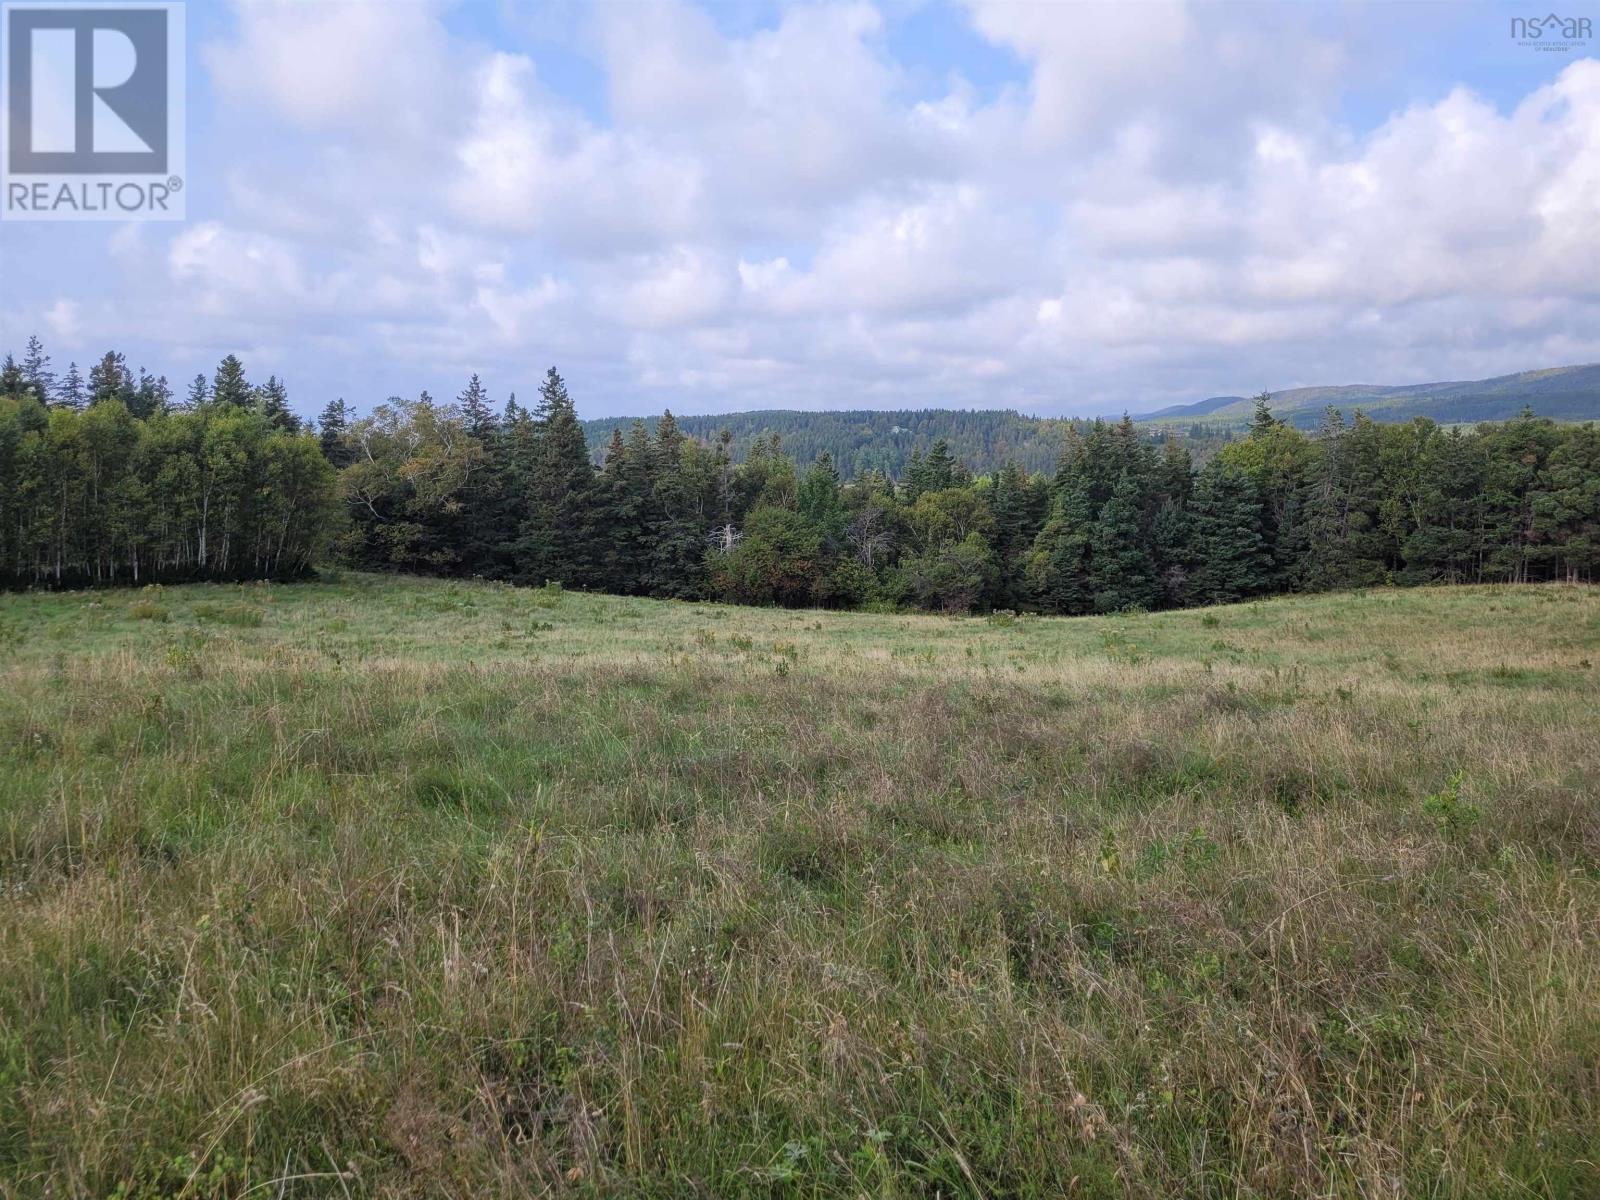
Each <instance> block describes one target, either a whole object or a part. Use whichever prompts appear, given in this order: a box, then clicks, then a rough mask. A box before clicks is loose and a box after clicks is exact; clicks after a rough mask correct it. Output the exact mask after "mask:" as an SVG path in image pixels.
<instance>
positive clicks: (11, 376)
mask: <svg viewBox="0 0 1600 1200" xmlns="http://www.w3.org/2000/svg"><path fill="white" fill-rule="evenodd" d="M26 387H27V383H26V382H25V381H24V380H23V378H22V368H21V367H19V366H18V365H17V360H16V359H14V358H12V357H11V355H9V354H8V355H6V361H5V365H4V366H0V396H20V395H22V393H23V391H24V390H25V389H26Z"/></svg>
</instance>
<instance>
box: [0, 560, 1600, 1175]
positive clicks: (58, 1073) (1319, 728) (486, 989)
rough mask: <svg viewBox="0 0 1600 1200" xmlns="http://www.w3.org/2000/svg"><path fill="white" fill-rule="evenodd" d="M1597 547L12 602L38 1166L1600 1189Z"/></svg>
mask: <svg viewBox="0 0 1600 1200" xmlns="http://www.w3.org/2000/svg"><path fill="white" fill-rule="evenodd" d="M1597 662H1600V591H1597V590H1596V589H1594V588H1582V587H1566V586H1556V585H1548V586H1543V585H1541V586H1525V587H1474V588H1465V587H1463V588H1452V589H1415V590H1407V591H1388V590H1373V591H1367V592H1356V593H1338V594H1327V595H1319V596H1308V597H1300V598H1285V599H1274V600H1264V601H1259V602H1253V603H1248V604H1241V605H1234V606H1228V607H1219V608H1211V609H1204V610H1191V611H1174V612H1166V613H1159V614H1152V615H1128V616H1114V617H1093V618H1073V619H1058V618H1037V617H1026V616H1012V615H1010V614H996V615H993V616H990V617H968V618H947V617H937V616H902V615H878V614H869V613H835V612H823V611H794V610H780V609H755V608H737V607H726V606H718V605H710V604H697V603H681V602H668V601H654V600H643V599H625V598H618V597H612V596H601V595H587V594H581V593H575V592H563V591H561V590H560V589H558V588H551V587H547V588H540V589H514V588H511V587H506V586H499V585H491V584H482V583H470V582H449V581H439V580H421V579H397V578H391V577H380V576H372V575H358V574H345V575H334V576H331V577H329V578H326V579H324V580H321V581H317V582H308V583H304V584H294V585H272V586H268V585H248V586H238V587H236V586H221V585H210V586H207V585H197V586H184V587H169V588H165V589H160V588H151V589H144V590H123V591H112V590H108V591H98V592H69V593H60V594H22V595H11V596H5V597H0V1196H4V1197H6V1198H8V1200H9V1198H12V1197H24V1196H52V1197H68V1196H115V1197H121V1198H123V1200H128V1198H131V1197H155V1196H178V1197H244V1196H260V1197H284V1196H348V1197H355V1196H410V1195H426V1196H462V1197H466V1196H484V1195H507V1196H543V1195H563V1196H564V1195H573V1196H627V1197H678V1196H683V1197H690V1196H718V1197H720V1196H752V1197H755V1196H761V1197H766V1196H774V1197H835V1196H837V1197H862V1196H866V1197H933V1196H944V1197H957V1196H962V1197H966V1196H972V1197H976V1196H983V1197H1002V1196H1006V1197H1034V1196H1036V1197H1054V1196H1115V1197H1121V1196H1133V1197H1179V1196H1182V1197H1189V1196H1193V1197H1219V1198H1220V1197H1280V1196H1282V1197H1288V1196H1328V1197H1397V1198H1398V1197H1501V1196H1503V1197H1526V1196H1566V1197H1584V1196H1591V1197H1592V1196H1595V1195H1600V1165H1597V1164H1600V797H1597V795H1596V791H1597V781H1600V667H1597V665H1596V664H1597Z"/></svg>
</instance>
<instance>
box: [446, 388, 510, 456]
mask: <svg viewBox="0 0 1600 1200" xmlns="http://www.w3.org/2000/svg"><path fill="white" fill-rule="evenodd" d="M512 402H513V403H515V402H516V397H515V396H513V397H512ZM456 404H457V405H459V406H460V408H461V421H462V424H464V425H465V426H466V428H467V432H468V433H470V434H471V435H472V436H473V437H475V438H477V439H478V440H479V441H480V442H483V443H484V444H485V445H488V444H489V442H490V441H491V440H493V438H494V437H495V435H496V434H498V433H499V432H500V422H499V420H498V419H497V418H496V416H495V412H494V409H493V408H491V407H490V405H489V393H488V391H487V390H486V389H485V388H484V386H483V383H482V381H481V380H479V378H478V375H477V372H473V375H472V378H471V379H469V380H468V381H467V386H466V387H465V388H464V389H463V390H462V392H461V395H459V396H457V397H456Z"/></svg>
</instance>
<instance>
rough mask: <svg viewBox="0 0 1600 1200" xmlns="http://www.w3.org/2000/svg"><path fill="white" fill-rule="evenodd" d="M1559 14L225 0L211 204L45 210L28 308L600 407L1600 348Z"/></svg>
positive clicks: (1566, 356)
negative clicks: (82, 213) (157, 215)
mask: <svg viewBox="0 0 1600 1200" xmlns="http://www.w3.org/2000/svg"><path fill="white" fill-rule="evenodd" d="M1567 9H1570V10H1571V15H1587V16H1589V17H1591V18H1593V24H1594V25H1595V26H1596V27H1600V5H1597V4H1589V5H1577V6H1574V5H1565V7H1564V8H1563V10H1562V11H1563V12H1564V13H1565V12H1566V11H1567ZM1546 11H1547V10H1546V9H1545V8H1537V9H1535V8H1533V7H1532V6H1527V5H1516V6H1512V5H1496V4H1484V3H1474V4H1453V3H1445V2H1438V3H1385V4H1377V3H1368V4H1356V5H1331V4H1315V3H1271V4H1253V3H1243V2H1238V3H1226V4H1220V3H1211V4H1188V3H1164V2H1161V3H1157V2H1150V3H1119V4H1106V5H1098V4H1077V3H1068V2H1060V3H1026V4H1024V3H1009V2H998V0H965V2H956V0H879V2H878V3H875V4H874V3H866V2H848V3H829V2H823V3H804V4H799V3H796V4H789V3H769V2H766V0H726V2H722V3H717V4H711V5H703V6H702V5H695V4H691V3H682V2H678V0H661V2H659V3H656V2H651V3H645V2H632V0H630V2H622V0H613V2H608V3H600V4H580V3H576V2H575V0H551V2H550V3H546V4H540V5H527V4H519V3H512V2H511V0H476V2H469V0H461V2H456V3H450V2H447V0H377V2H374V3H355V2H337V0H336V2H331V3H330V2H327V0H318V2H316V3H310V2H294V3H283V2H279V0H238V2H234V3H223V2H221V0H205V2H203V3H202V2H199V0H192V2H191V3H190V4H189V5H188V8H187V14H188V15H187V40H188V55H187V59H188V61H187V74H188V119H187V136H188V166H187V172H188V176H187V187H186V195H187V204H188V215H187V219H186V220H185V221H183V222H181V223H180V222H144V223H121V224H119V223H65V224H63V223H52V224H46V223H17V222H4V223H0V349H9V350H11V351H12V352H14V353H18V354H19V355H20V351H21V349H22V345H23V343H24V342H25V340H26V339H27V337H28V336H29V334H31V333H37V334H38V335H39V336H40V338H41V339H43V341H44V343H45V346H46V349H47V350H48V351H49V352H50V353H51V355H52V358H53V364H54V367H55V369H56V370H57V372H58V373H59V372H61V371H64V370H65V368H66V365H67V362H68V361H69V360H75V361H77V362H78V363H79V364H80V366H81V367H82V368H83V369H85V370H87V365H88V363H89V362H90V361H91V360H93V359H96V358H98V357H99V356H100V355H101V354H103V353H104V352H105V351H106V350H107V349H109V348H116V349H119V350H121V351H123V352H124V353H125V354H126V355H127V358H128V361H129V363H130V364H131V365H138V364H143V365H145V366H147V367H149V368H150V369H151V370H152V371H154V372H157V373H164V374H166V375H167V376H169V378H170V379H171V380H172V382H173V385H174V387H175V388H176V389H177V390H178V391H179V392H180V393H181V392H182V391H183V389H184V385H185V381H187V380H188V379H189V378H191V377H192V376H193V375H194V374H195V373H196V372H197V371H204V372H205V373H207V374H208V375H209V374H210V372H211V371H212V370H213V369H214V367H215V364H216V362H217V360H218V359H219V358H221V356H222V355H223V354H225V353H229V352H233V353H237V354H238V355H239V356H240V357H241V358H242V359H243V360H244V363H245V366H246V369H247V371H248V373H249V375H250V378H251V379H252V380H260V379H264V378H265V377H266V376H267V374H268V373H276V374H277V375H279V376H280V377H281V378H283V379H284V380H285V381H286V382H287V384H288V387H289V392H290V396H291V399H292V401H293V403H294V406H295V407H296V408H297V409H298V410H299V411H301V412H303V413H307V414H314V413H315V412H317V411H318V410H320V409H321V407H322V406H323V405H324V404H325V403H326V402H327V401H328V400H330V399H332V398H334V397H336V396H342V397H344V398H345V399H346V400H348V401H350V402H351V403H352V404H353V405H354V406H355V407H356V408H357V409H358V410H363V411H364V410H366V409H368V408H370V407H371V406H372V405H373V404H375V403H378V402H380V401H382V400H383V399H384V398H386V397H388V396H390V395H405V396H415V395H417V394H418V393H419V392H420V391H421V390H423V389H426V390H428V391H429V392H430V393H432V394H433V395H434V396H435V397H437V398H442V399H443V398H452V397H454V396H455V395H456V394H457V393H458V392H459V391H460V390H461V388H462V387H463V386H464V384H465V382H466V379H467V377H468V375H469V374H470V373H472V372H474V371H476V372H479V373H480V374H481V375H482V376H483V379H484V382H485V383H486V384H487V386H488V387H489V389H490V392H491V394H492V395H493V396H494V397H495V398H496V399H497V400H500V401H503V400H504V399H505V397H506V395H507V394H508V393H510V392H517V393H519V394H520V395H521V396H522V397H523V398H524V400H526V399H528V398H530V397H531V396H532V395H533V393H534V392H535V391H536V389H537V385H538V381H539V379H540V378H541V377H542V375H543V373H544V371H545V368H546V367H548V366H550V365H551V364H555V365H557V366H558V367H559V368H560V370H561V371H562V373H563V374H564V375H565V376H566V378H567V382H568V385H569V387H570V389H571V391H572V393H573V395H574V397H575V398H576V400H577V403H578V407H579V411H580V414H581V415H583V416H586V417H603V416H621V415H643V414H650V413H657V412H660V411H661V410H662V409H663V408H668V407H670V408H671V409H672V410H673V411H675V412H679V413H709V412H722V411H738V410H745V409H753V408H804V409H839V408H900V407H910V408H923V407H964V408H1016V409H1020V410H1022V411H1024V412H1031V413H1039V414H1045V415H1060V414H1102V413H1119V412H1122V411H1132V412H1139V411H1144V410H1149V409H1153V408H1157V407H1160V406H1162V405H1165V404H1171V403H1181V402H1185V401H1191V400H1198V399H1201V398H1204V397H1206V396H1211V395H1218V394H1252V393H1254V392H1257V391H1260V390H1262V389H1263V388H1266V389H1282V388H1288V387H1295V386H1302V385H1313V384H1336V383H1407V382H1418V381H1425V380H1434V379H1474V378H1482V377H1486V376H1490V375H1495V374H1505V373H1509V372H1513V371H1519V370H1525V369H1531V368H1536V367H1546V366H1556V365H1565V364H1573V363H1586V362H1594V361H1597V360H1600V39H1595V38H1591V39H1589V41H1588V42H1587V43H1586V44H1585V45H1582V46H1578V47H1574V48H1573V49H1571V50H1568V51H1566V52H1561V53H1552V52H1547V51H1541V50H1538V49H1534V48H1531V47H1528V46H1524V45H1519V44H1518V41H1517V40H1516V39H1515V38H1513V37H1512V36H1511V34H1510V26H1511V18H1512V17H1513V16H1516V15H1518V14H1524V15H1536V14H1543V13H1544V12H1546Z"/></svg>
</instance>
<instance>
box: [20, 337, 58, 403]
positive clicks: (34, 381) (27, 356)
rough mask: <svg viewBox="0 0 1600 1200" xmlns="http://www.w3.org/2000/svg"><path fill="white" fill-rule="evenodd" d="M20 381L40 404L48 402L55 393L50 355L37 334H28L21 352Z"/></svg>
mask: <svg viewBox="0 0 1600 1200" xmlns="http://www.w3.org/2000/svg"><path fill="white" fill-rule="evenodd" d="M22 382H23V386H25V387H26V388H27V389H28V390H29V391H31V392H32V393H33V395H34V398H35V399H37V400H38V401H39V403H40V404H49V403H50V397H52V396H54V395H55V393H56V377H55V374H54V373H53V372H52V371H51V370H50V356H49V355H48V354H46V353H45V352H44V343H43V342H41V341H40V340H39V336H38V335H37V334H30V335H29V337H28V345H27V348H26V349H25V350H24V351H23V353H22Z"/></svg>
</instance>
